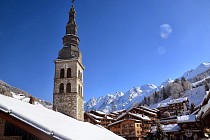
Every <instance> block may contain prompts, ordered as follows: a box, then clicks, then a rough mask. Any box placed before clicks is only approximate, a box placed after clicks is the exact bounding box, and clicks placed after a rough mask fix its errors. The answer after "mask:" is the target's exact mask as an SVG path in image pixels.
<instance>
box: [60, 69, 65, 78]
mask: <svg viewBox="0 0 210 140" xmlns="http://www.w3.org/2000/svg"><path fill="white" fill-rule="evenodd" d="M60 78H64V69H61V71H60Z"/></svg>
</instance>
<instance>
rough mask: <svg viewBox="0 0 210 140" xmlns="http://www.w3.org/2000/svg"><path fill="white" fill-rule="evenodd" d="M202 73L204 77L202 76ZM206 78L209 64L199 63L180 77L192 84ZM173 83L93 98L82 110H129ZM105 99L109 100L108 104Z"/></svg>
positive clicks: (167, 82) (169, 80)
mask: <svg viewBox="0 0 210 140" xmlns="http://www.w3.org/2000/svg"><path fill="white" fill-rule="evenodd" d="M208 71H209V72H208ZM205 72H208V74H206V73H205ZM203 73H204V75H202V74H203ZM200 75H201V76H200ZM196 76H200V77H201V78H197V77H196ZM208 76H210V63H209V62H208V63H201V64H200V65H199V66H198V67H196V68H195V69H191V70H189V71H187V72H185V73H184V74H183V75H182V76H181V77H184V78H186V79H187V80H189V81H190V82H191V83H193V82H197V81H199V80H201V79H204V78H206V77H208ZM193 78H194V80H193ZM177 79H181V78H177ZM173 82H174V80H172V79H170V78H168V79H166V81H164V82H162V83H161V84H160V85H159V86H155V85H153V84H145V85H142V86H137V87H133V88H131V89H130V90H128V91H127V92H125V93H123V92H116V93H120V96H119V95H118V96H117V97H116V93H113V94H108V95H104V96H100V97H98V98H94V97H93V98H91V99H90V100H89V101H88V102H86V103H85V104H84V109H85V111H89V110H100V111H103V112H106V113H108V112H111V111H116V110H122V109H129V108H131V107H132V106H135V105H136V104H139V103H141V102H142V101H143V100H145V98H146V100H147V97H149V96H151V95H152V94H153V93H154V92H156V91H160V90H161V89H162V88H163V87H166V85H169V84H171V83H173ZM143 87H145V88H147V89H145V90H143V89H142V88H143ZM107 98H108V99H109V100H108V102H107Z"/></svg>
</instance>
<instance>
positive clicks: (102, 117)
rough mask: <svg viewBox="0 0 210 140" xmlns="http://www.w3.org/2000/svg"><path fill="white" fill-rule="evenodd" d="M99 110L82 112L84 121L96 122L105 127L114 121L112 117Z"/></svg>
mask: <svg viewBox="0 0 210 140" xmlns="http://www.w3.org/2000/svg"><path fill="white" fill-rule="evenodd" d="M110 116H111V115H107V114H106V113H104V112H101V111H89V112H85V113H84V121H85V122H89V123H92V124H98V125H101V126H103V127H105V128H106V127H107V126H108V125H109V124H111V123H112V122H114V119H113V118H112V117H110Z"/></svg>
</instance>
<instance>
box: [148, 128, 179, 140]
mask: <svg viewBox="0 0 210 140" xmlns="http://www.w3.org/2000/svg"><path fill="white" fill-rule="evenodd" d="M160 127H161V129H162V131H163V133H164V139H166V140H167V139H168V140H177V139H178V140H179V130H180V128H179V126H178V124H166V125H164V124H162V125H160ZM156 132H157V126H152V127H151V131H150V134H149V135H148V139H150V138H151V139H152V138H153V137H154V135H155V133H156Z"/></svg>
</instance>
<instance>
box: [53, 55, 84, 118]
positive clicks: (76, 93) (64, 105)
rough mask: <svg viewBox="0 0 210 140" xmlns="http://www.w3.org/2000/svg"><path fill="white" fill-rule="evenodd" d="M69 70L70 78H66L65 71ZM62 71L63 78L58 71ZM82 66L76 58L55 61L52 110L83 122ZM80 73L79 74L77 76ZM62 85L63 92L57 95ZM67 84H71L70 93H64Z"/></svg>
mask: <svg viewBox="0 0 210 140" xmlns="http://www.w3.org/2000/svg"><path fill="white" fill-rule="evenodd" d="M68 68H71V78H67V69H68ZM61 69H64V71H65V72H64V78H61V77H60V70H61ZM83 70H84V68H83V65H82V64H81V62H80V61H79V60H78V59H77V58H73V59H69V60H55V77H54V95H53V108H54V109H55V110H57V111H59V112H61V113H64V114H66V115H68V116H71V117H73V118H75V119H77V120H81V121H83V120H84V118H83V116H84V115H83V113H84V105H83ZM79 73H80V74H79ZM61 83H63V84H64V92H63V93H59V86H60V84H61ZM67 83H71V92H70V93H67V92H66V85H67Z"/></svg>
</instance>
